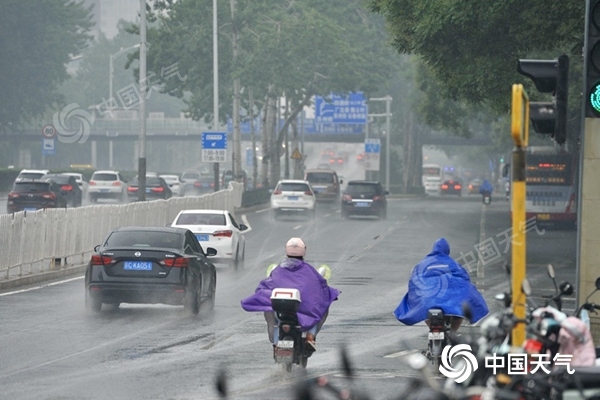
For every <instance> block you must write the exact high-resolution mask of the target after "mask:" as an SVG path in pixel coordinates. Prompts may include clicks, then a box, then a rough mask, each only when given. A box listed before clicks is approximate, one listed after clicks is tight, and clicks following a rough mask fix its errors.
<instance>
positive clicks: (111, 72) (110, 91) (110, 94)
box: [108, 43, 140, 102]
mask: <svg viewBox="0 0 600 400" xmlns="http://www.w3.org/2000/svg"><path fill="white" fill-rule="evenodd" d="M138 47H140V44H139V43H138V44H135V45H133V46H129V47H127V48H125V49H124V48H122V47H121V49H120V50H119V51H117V52H116V53H115V54H111V55H110V63H109V68H108V71H109V75H108V101H109V102H110V101H112V98H113V75H114V73H115V71H114V69H115V67H114V62H115V58H117V57H119V56H120V55H121V54H123V53H126V52H128V51H129V50H133V49H136V48H138Z"/></svg>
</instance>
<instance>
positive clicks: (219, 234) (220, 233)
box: [212, 229, 233, 237]
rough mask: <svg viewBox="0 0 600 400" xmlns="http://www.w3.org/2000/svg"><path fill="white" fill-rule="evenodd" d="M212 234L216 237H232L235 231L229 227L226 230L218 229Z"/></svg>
mask: <svg viewBox="0 0 600 400" xmlns="http://www.w3.org/2000/svg"><path fill="white" fill-rule="evenodd" d="M212 235H213V236H214V237H231V235H233V231H230V230H229V229H227V230H224V231H216V232H213V234H212Z"/></svg>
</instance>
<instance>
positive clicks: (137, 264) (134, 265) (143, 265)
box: [123, 261, 152, 271]
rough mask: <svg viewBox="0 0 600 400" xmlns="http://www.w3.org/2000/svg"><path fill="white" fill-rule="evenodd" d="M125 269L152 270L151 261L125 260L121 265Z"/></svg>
mask: <svg viewBox="0 0 600 400" xmlns="http://www.w3.org/2000/svg"><path fill="white" fill-rule="evenodd" d="M123 269H124V270H126V271H152V262H151V261H125V266H124V267H123Z"/></svg>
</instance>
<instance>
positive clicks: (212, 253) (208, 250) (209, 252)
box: [206, 247, 217, 257]
mask: <svg viewBox="0 0 600 400" xmlns="http://www.w3.org/2000/svg"><path fill="white" fill-rule="evenodd" d="M206 255H207V256H209V257H212V256H216V255H217V250H216V249H215V248H213V247H207V248H206Z"/></svg>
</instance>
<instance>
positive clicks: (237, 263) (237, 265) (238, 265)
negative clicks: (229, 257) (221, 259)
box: [231, 245, 244, 271]
mask: <svg viewBox="0 0 600 400" xmlns="http://www.w3.org/2000/svg"><path fill="white" fill-rule="evenodd" d="M231 265H232V266H233V269H235V270H236V271H238V270H240V269H242V268H244V256H242V257H240V246H239V245H238V247H237V249H236V250H235V259H234V260H233V261H232V263H231Z"/></svg>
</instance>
